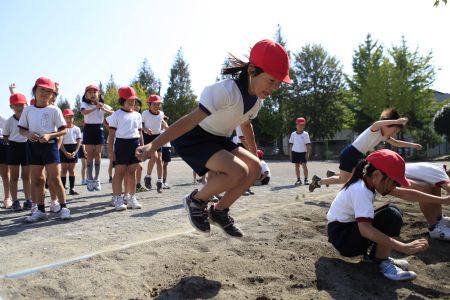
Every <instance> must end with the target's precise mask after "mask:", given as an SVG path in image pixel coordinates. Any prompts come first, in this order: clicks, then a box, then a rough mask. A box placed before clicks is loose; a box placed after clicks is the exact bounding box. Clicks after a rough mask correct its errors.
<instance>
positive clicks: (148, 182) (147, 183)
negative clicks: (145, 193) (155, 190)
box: [144, 175, 152, 191]
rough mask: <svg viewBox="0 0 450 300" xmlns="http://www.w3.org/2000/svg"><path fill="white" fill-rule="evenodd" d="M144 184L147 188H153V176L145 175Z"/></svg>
mask: <svg viewBox="0 0 450 300" xmlns="http://www.w3.org/2000/svg"><path fill="white" fill-rule="evenodd" d="M144 185H145V187H146V188H147V190H149V191H151V190H152V177H151V176H150V175H145V177H144Z"/></svg>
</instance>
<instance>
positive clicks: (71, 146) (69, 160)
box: [59, 144, 78, 164]
mask: <svg viewBox="0 0 450 300" xmlns="http://www.w3.org/2000/svg"><path fill="white" fill-rule="evenodd" d="M64 148H66V151H67V152H69V153H72V152H73V151H75V149H77V144H64ZM59 157H60V159H61V163H62V164H76V163H77V162H78V152H77V155H75V157H74V158H68V157H67V156H66V155H65V154H64V152H62V151H61V150H59Z"/></svg>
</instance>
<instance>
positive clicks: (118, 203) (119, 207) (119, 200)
mask: <svg viewBox="0 0 450 300" xmlns="http://www.w3.org/2000/svg"><path fill="white" fill-rule="evenodd" d="M114 207H115V208H116V210H117V211H122V210H126V209H127V206H126V205H125V204H124V203H123V199H122V197H120V196H117V198H116V202H115V203H114Z"/></svg>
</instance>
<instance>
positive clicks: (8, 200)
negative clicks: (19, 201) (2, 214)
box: [3, 198, 13, 209]
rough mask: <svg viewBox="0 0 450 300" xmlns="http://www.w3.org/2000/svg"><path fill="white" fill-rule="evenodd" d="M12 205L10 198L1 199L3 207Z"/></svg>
mask: <svg viewBox="0 0 450 300" xmlns="http://www.w3.org/2000/svg"><path fill="white" fill-rule="evenodd" d="M12 205H13V203H12V201H11V199H9V198H8V199H5V200H3V208H7V209H9V208H11V206H12Z"/></svg>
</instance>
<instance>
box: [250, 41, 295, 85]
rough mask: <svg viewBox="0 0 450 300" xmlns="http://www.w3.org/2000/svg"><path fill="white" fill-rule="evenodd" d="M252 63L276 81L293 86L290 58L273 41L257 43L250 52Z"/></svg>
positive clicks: (281, 47)
mask: <svg viewBox="0 0 450 300" xmlns="http://www.w3.org/2000/svg"><path fill="white" fill-rule="evenodd" d="M250 62H251V63H252V64H254V65H255V66H257V67H259V68H261V69H262V70H263V71H264V72H265V73H267V74H269V75H270V76H272V77H274V78H275V79H277V80H279V81H282V82H286V83H289V84H291V83H292V80H291V79H290V78H289V56H288V54H287V52H286V50H285V49H284V48H283V46H281V45H280V44H278V43H276V42H274V41H271V40H262V41H260V42H258V43H256V44H255V45H254V46H253V48H252V50H251V51H250Z"/></svg>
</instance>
